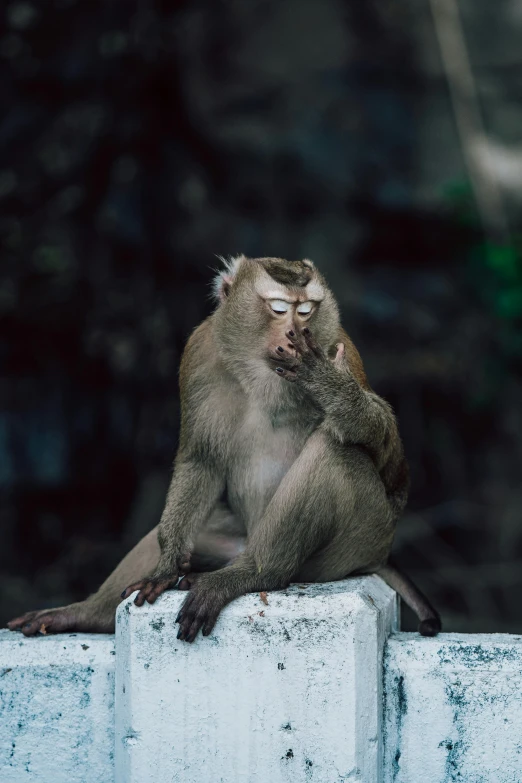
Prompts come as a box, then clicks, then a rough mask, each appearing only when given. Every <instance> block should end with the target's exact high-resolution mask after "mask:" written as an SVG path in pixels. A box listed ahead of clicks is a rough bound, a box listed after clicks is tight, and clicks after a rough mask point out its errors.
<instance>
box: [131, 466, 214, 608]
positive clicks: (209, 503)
mask: <svg viewBox="0 0 522 783" xmlns="http://www.w3.org/2000/svg"><path fill="white" fill-rule="evenodd" d="M224 487H225V476H224V471H222V470H219V469H218V468H217V466H216V465H213V464H211V463H210V462H209V464H205V462H204V461H203V460H200V459H196V458H194V457H193V458H191V459H188V458H185V457H184V456H183V455H178V458H177V459H176V465H175V469H174V476H173V477H172V481H171V484H170V487H169V491H168V494H167V502H166V504H165V510H164V511H163V514H162V517H161V521H160V524H159V526H158V542H159V545H160V549H161V554H160V558H159V561H158V564H157V566H156V568H155V569H154V571H153V572H152V573H151V574H150V575H149V576H147V577H146V578H144V579H140V580H139V581H138V582H134V583H133V584H131V585H129V586H128V587H127V588H126V589H125V590H124V591H123V593H122V598H127V597H128V596H129V595H130V594H131V593H133V592H134V591H135V590H139V593H138V595H137V596H136V599H135V601H134V603H135V604H136V606H143V604H144V603H145V601H148V603H150V604H152V603H154V601H155V600H156V598H158V596H160V595H161V593H163V592H164V591H165V590H168V589H170V588H172V587H174V586H175V585H176V583H177V581H178V578H179V577H180V575H182V574H184V573H186V572H187V571H188V570H189V568H190V556H191V552H192V549H193V546H194V541H195V537H196V535H197V533H198V531H199V529H200V528H201V527H202V526H203V524H204V523H205V522H206V521H207V519H208V517H209V516H210V513H211V512H212V510H213V508H214V506H215V505H216V503H217V501H218V499H219V497H220V495H221V493H222V492H223V489H224Z"/></svg>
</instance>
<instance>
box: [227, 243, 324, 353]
mask: <svg viewBox="0 0 522 783" xmlns="http://www.w3.org/2000/svg"><path fill="white" fill-rule="evenodd" d="M224 264H225V269H224V270H223V271H222V272H221V273H220V274H219V275H218V278H217V280H216V281H215V293H216V294H217V297H218V299H219V302H220V304H219V307H218V312H217V313H216V316H218V318H217V320H218V323H219V325H220V328H219V333H220V335H221V337H222V339H223V340H224V341H225V344H226V347H228V346H230V347H232V346H231V339H230V338H231V337H232V338H233V341H234V350H235V352H236V356H237V355H238V351H239V352H240V353H241V351H242V346H244V347H245V348H247V347H248V350H249V353H250V358H253V356H252V354H254V355H258V356H259V357H260V358H261V356H262V355H264V353H265V352H266V351H267V350H268V351H271V350H274V349H275V348H276V347H277V346H279V345H284V346H285V347H286V348H288V349H289V350H291V351H292V352H293V351H294V348H293V346H291V345H288V344H287V343H288V340H287V338H286V337H285V334H286V332H288V331H290V330H293V331H297V330H299V329H301V328H303V327H304V326H309V327H310V328H311V329H313V332H314V335H315V337H316V339H317V340H318V341H319V342H320V343H321V344H323V345H324V347H325V349H326V350H328V349H329V348H330V346H331V345H332V344H333V343H334V342H335V341H336V340H337V337H338V330H339V314H338V309H337V305H336V302H335V299H334V297H333V295H332V293H331V292H330V290H329V289H328V286H327V285H326V282H325V280H324V278H323V277H322V276H321V275H320V273H319V272H318V271H317V269H316V268H315V266H314V265H313V263H312V262H311V261H309V260H308V259H305V260H303V261H286V260H285V259H282V258H255V259H249V258H246V257H245V256H239V257H237V258H234V259H231V260H230V261H229V262H224Z"/></svg>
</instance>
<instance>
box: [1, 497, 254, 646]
mask: <svg viewBox="0 0 522 783" xmlns="http://www.w3.org/2000/svg"><path fill="white" fill-rule="evenodd" d="M240 530H241V528H240V526H239V525H238V523H237V521H236V520H235V519H234V518H233V517H232V515H231V514H230V512H228V513H225V510H224V509H223V508H219V509H217V510H216V512H215V513H214V514H213V515H212V516H211V518H210V520H209V523H208V526H207V528H206V529H205V530H204V531H203V532H202V533H201V535H200V537H198V539H197V541H196V547H195V550H194V553H193V555H192V559H191V568H192V570H193V571H205V570H211V569H214V568H222V567H223V566H225V565H226V564H227V563H228V562H229V561H230V560H231V559H233V558H234V557H235V556H236V555H237V554H238V553H239V552H240V551H241V547H242V539H241V538H239V537H238V535H237V533H238V532H240ZM231 532H234V533H235V534H236V535H235V536H234V537H232V536H231V535H229V534H230V533H231ZM159 556H160V548H159V544H158V529H157V527H155V528H154V529H153V530H151V531H150V533H148V534H147V535H146V536H144V538H142V539H141V541H140V542H139V543H138V544H137V545H136V546H135V547H134V549H132V550H131V551H130V552H129V554H128V555H126V556H125V557H124V558H123V560H122V561H121V562H120V563H119V564H118V565H117V566H116V568H115V569H114V571H113V572H112V574H111V575H110V576H109V577H108V578H107V579H106V581H105V582H104V583H103V584H102V585H101V587H100V588H99V589H98V591H97V592H96V593H94V594H93V595H91V596H89V598H87V599H86V600H85V601H80V602H78V603H74V604H69V605H68V606H61V607H59V608H57V609H43V610H40V611H33V612H27V613H26V614H24V615H21V616H20V617H17V618H15V619H13V620H11V621H10V622H9V623H8V624H7V627H8V628H9V629H10V630H11V631H19V630H21V631H22V633H23V634H24V636H34V635H35V634H37V633H39V632H42V633H65V632H68V631H80V632H91V633H113V632H114V621H115V615H116V608H117V606H118V604H119V603H120V601H121V591H122V588H124V587H125V586H126V585H127V584H128V583H129V581H130V580H131V578H135V577H136V574H143V575H146V574H148V573H150V572H152V571H153V570H154V569H155V568H156V566H157V564H158V560H159Z"/></svg>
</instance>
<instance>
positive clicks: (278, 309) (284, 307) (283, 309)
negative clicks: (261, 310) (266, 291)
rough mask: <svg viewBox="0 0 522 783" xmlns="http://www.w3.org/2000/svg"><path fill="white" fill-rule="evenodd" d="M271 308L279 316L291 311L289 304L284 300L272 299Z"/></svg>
mask: <svg viewBox="0 0 522 783" xmlns="http://www.w3.org/2000/svg"><path fill="white" fill-rule="evenodd" d="M270 307H271V308H272V310H273V311H274V313H278V314H282V313H287V312H288V310H289V309H290V305H289V304H288V302H284V301H283V300H282V299H272V300H271V301H270Z"/></svg>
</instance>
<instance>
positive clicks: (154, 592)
mask: <svg viewBox="0 0 522 783" xmlns="http://www.w3.org/2000/svg"><path fill="white" fill-rule="evenodd" d="M189 570H190V553H184V554H183V555H181V556H180V557H178V558H177V559H176V564H175V566H174V567H170V568H169V567H168V566H167V567H164V566H162V563H161V561H160V563H159V564H158V568H157V570H156V571H155V572H154V573H153V574H151V576H147V577H145V579H140V580H139V582H134V583H133V584H131V585H129V586H128V587H126V588H125V590H124V591H123V593H122V594H121V597H122V599H124V598H128V597H129V595H131V594H132V593H134V592H135V591H136V590H139V593H138V595H137V596H136V598H135V599H134V603H135V605H136V606H143V604H144V603H145V601H147V602H148V603H149V604H153V603H154V602H155V601H156V599H157V598H159V596H160V595H161V594H162V593H164V592H165V590H172V588H174V587H176V585H177V583H178V580H179V578H180V576H183V575H184V574H186V573H187V572H188V571H189Z"/></svg>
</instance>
